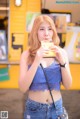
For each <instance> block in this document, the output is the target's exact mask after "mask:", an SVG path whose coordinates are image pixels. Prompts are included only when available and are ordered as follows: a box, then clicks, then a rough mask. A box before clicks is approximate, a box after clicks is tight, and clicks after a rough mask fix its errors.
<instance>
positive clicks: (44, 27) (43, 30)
mask: <svg viewBox="0 0 80 119" xmlns="http://www.w3.org/2000/svg"><path fill="white" fill-rule="evenodd" d="M52 37H53V30H52V27H51V26H50V24H49V23H48V22H43V23H42V24H41V25H40V27H39V29H38V39H39V41H52Z"/></svg>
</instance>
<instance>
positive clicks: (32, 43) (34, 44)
mask: <svg viewBox="0 0 80 119" xmlns="http://www.w3.org/2000/svg"><path fill="white" fill-rule="evenodd" d="M43 22H47V23H49V24H50V26H51V28H52V30H53V37H52V41H53V43H54V44H55V45H57V46H58V45H59V42H60V40H59V37H58V35H57V31H56V28H55V24H54V22H53V20H52V19H51V18H50V17H49V16H48V15H40V16H38V17H36V19H35V20H34V23H33V27H32V30H31V32H30V35H29V47H30V48H29V61H33V60H34V58H35V55H36V52H37V50H38V49H39V48H40V46H41V42H40V41H39V39H38V29H39V27H40V25H41V24H42V23H43Z"/></svg>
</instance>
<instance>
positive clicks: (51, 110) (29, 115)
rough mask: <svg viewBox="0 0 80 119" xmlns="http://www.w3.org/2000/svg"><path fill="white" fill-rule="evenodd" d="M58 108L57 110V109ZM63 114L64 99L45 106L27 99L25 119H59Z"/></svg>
mask: <svg viewBox="0 0 80 119" xmlns="http://www.w3.org/2000/svg"><path fill="white" fill-rule="evenodd" d="M55 107H56V108H55ZM61 114H63V106H62V98H61V99H59V100H58V101H56V102H55V106H54V104H53V103H52V104H44V103H39V102H36V101H33V100H31V99H27V101H26V106H25V112H24V119H58V115H61Z"/></svg>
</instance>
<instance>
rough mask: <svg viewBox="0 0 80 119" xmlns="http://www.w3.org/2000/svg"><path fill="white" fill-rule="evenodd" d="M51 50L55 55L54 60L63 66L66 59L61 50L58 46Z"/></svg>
mask: <svg viewBox="0 0 80 119" xmlns="http://www.w3.org/2000/svg"><path fill="white" fill-rule="evenodd" d="M51 50H53V52H54V53H55V54H56V59H57V60H58V62H59V63H61V64H62V63H63V64H64V63H65V62H66V57H65V56H64V53H63V50H62V49H61V48H60V47H59V46H55V45H54V46H53V47H52V48H51Z"/></svg>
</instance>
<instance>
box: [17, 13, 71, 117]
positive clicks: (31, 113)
mask: <svg viewBox="0 0 80 119" xmlns="http://www.w3.org/2000/svg"><path fill="white" fill-rule="evenodd" d="M49 41H50V42H51V41H52V42H53V46H51V50H52V51H53V52H54V53H55V58H44V55H45V53H46V54H47V52H48V51H47V50H45V48H44V47H42V45H41V44H42V42H45V43H46V42H49ZM29 46H30V47H29V49H28V50H26V51H24V52H23V53H22V55H21V60H20V78H19V87H20V90H21V91H22V92H24V93H25V92H26V91H28V92H29V93H28V99H27V100H26V105H25V112H24V119H57V118H58V116H59V115H62V114H63V108H62V107H63V105H62V97H61V93H60V86H61V83H62V84H63V86H64V87H65V88H66V89H69V88H70V86H71V84H72V77H71V73H70V69H69V62H68V58H67V55H66V52H65V51H64V50H63V49H62V48H60V47H59V38H58V35H57V32H56V28H55V25H54V23H53V20H52V19H51V18H50V17H49V16H47V15H40V16H38V17H37V18H36V19H35V21H34V24H33V27H32V30H31V33H30V37H29ZM40 64H42V65H43V67H44V70H45V72H46V74H47V78H48V83H49V85H50V89H51V93H52V95H53V98H54V103H53V101H52V98H51V95H50V92H49V89H48V86H47V83H46V79H45V76H44V73H43V70H42V68H41V66H40Z"/></svg>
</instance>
